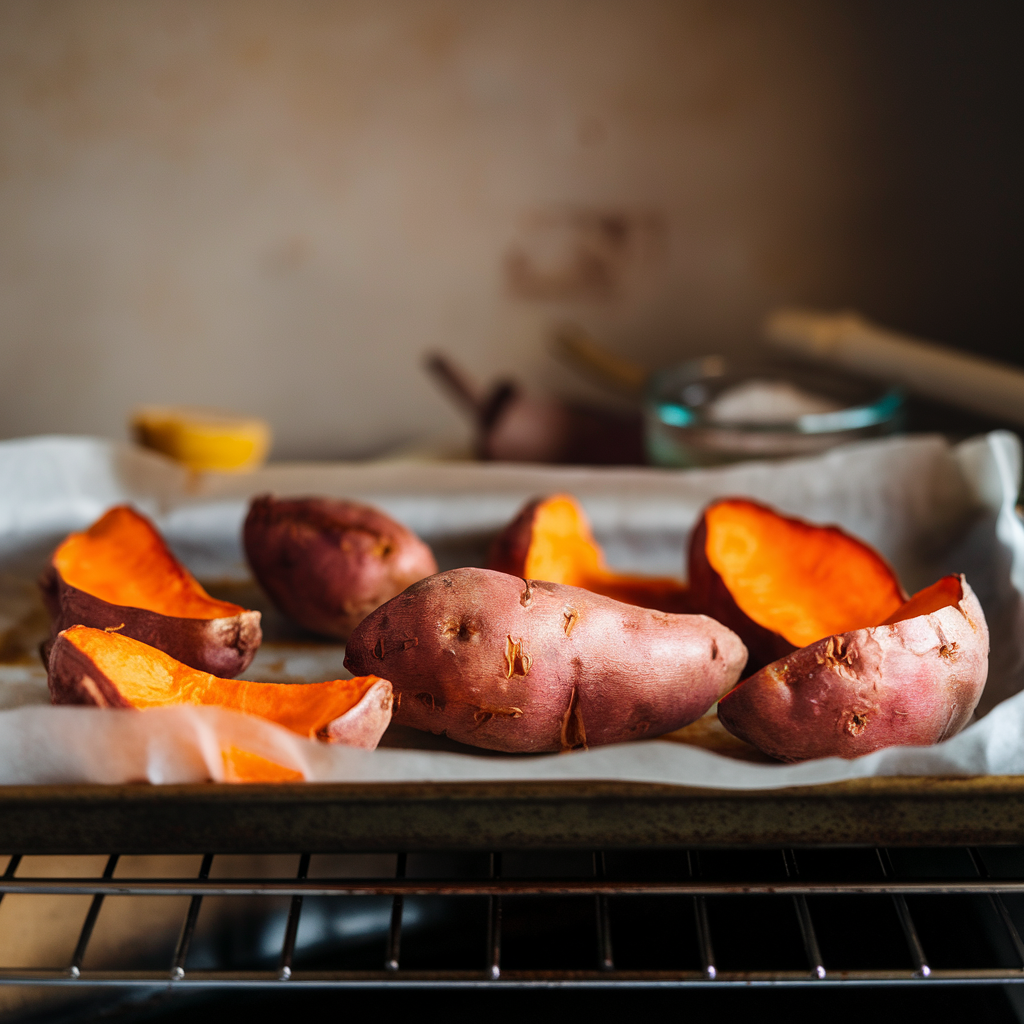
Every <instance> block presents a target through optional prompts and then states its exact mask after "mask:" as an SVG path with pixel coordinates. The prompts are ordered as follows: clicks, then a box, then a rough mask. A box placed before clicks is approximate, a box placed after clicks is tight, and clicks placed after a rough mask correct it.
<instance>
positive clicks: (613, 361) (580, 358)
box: [552, 325, 648, 396]
mask: <svg viewBox="0 0 1024 1024" xmlns="http://www.w3.org/2000/svg"><path fill="white" fill-rule="evenodd" d="M552 348H553V349H554V352H555V355H557V356H558V357H559V358H560V359H561V360H562V362H564V363H567V364H568V365H569V366H571V367H572V368H573V369H574V370H584V371H586V372H588V373H590V374H591V375H593V376H595V377H597V378H598V379H599V380H600V381H601V383H602V384H605V385H607V386H609V387H611V388H614V390H616V391H618V392H620V393H623V394H627V395H633V396H636V395H639V394H640V393H641V392H642V391H643V389H644V383H645V381H646V380H647V376H648V374H647V369H646V367H643V366H641V365H640V364H639V363H634V362H631V361H630V360H628V359H620V358H619V357H618V356H617V355H614V354H613V353H611V352H609V351H608V350H607V349H606V348H603V347H602V346H600V345H599V344H598V343H597V342H596V341H594V339H593V338H592V337H590V335H589V334H587V332H586V331H584V330H583V329H582V328H580V327H576V326H575V325H566V326H564V327H560V328H559V329H558V330H557V331H556V332H555V336H554V338H553V339H552Z"/></svg>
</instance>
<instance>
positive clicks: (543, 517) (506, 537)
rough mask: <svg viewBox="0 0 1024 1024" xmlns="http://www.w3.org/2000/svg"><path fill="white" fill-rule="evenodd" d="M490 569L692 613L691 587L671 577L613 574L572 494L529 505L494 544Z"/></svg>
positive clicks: (649, 606) (658, 608) (656, 606)
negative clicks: (688, 587) (690, 601)
mask: <svg viewBox="0 0 1024 1024" xmlns="http://www.w3.org/2000/svg"><path fill="white" fill-rule="evenodd" d="M487 567H488V568H489V569H494V570H495V571H497V572H504V573H508V574H509V575H511V576H519V577H521V578H522V579H531V580H547V581H548V582H550V583H563V584H565V585H566V586H570V587H580V588H582V589H583V590H589V591H591V592H592V593H595V594H603V595H604V596H605V597H610V598H612V599H613V600H616V601H622V602H624V603H625V604H635V605H639V606H640V607H642V608H655V609H657V610H659V611H663V612H687V611H690V603H689V591H688V589H687V587H686V585H685V584H684V583H683V582H682V581H681V580H677V579H672V578H671V577H659V576H635V575H630V574H627V573H617V572H613V571H612V570H611V569H609V568H608V566H607V565H606V564H605V560H604V552H603V551H602V550H601V547H600V545H599V544H598V543H597V541H596V540H594V536H593V534H592V533H591V530H590V523H589V522H588V521H587V516H586V513H585V512H584V511H583V509H582V508H581V507H580V505H579V503H578V502H577V501H576V499H575V498H573V497H572V495H569V494H555V495H552V496H551V497H548V498H541V499H538V500H536V501H531V502H529V503H528V504H527V505H526V506H525V507H524V508H523V509H522V510H521V511H520V512H519V514H518V515H517V516H516V518H515V519H513V520H512V522H511V523H509V525H508V526H507V527H505V529H504V530H502V532H501V533H500V534H499V535H498V536H497V538H495V540H494V543H493V544H492V545H491V550H490V555H489V558H488V563H487Z"/></svg>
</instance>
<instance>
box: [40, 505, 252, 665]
mask: <svg viewBox="0 0 1024 1024" xmlns="http://www.w3.org/2000/svg"><path fill="white" fill-rule="evenodd" d="M39 586H40V589H41V590H42V595H43V602H44V604H45V605H46V608H47V611H49V613H50V620H51V638H50V641H48V643H47V644H46V645H44V660H46V659H48V658H49V647H50V645H51V644H52V642H53V639H54V638H55V637H56V636H57V634H58V633H60V631H61V630H63V629H67V628H68V627H69V626H77V625H82V626H94V627H96V628H97V629H116V630H118V631H119V632H120V633H122V634H124V635H125V636H130V637H134V638H135V639H136V640H141V641H142V642H143V643H146V644H150V645H151V646H153V647H157V648H159V649H160V650H162V651H166V652H167V653H168V654H170V655H171V656H172V657H174V658H176V659H177V660H178V661H182V662H184V663H185V664H186V665H190V666H192V667H193V668H197V669H200V670H202V671H204V672H213V673H215V674H217V675H220V676H236V675H238V673H239V672H242V671H244V670H245V669H246V668H247V667H248V665H249V663H250V662H251V661H252V659H253V655H254V654H255V653H256V651H257V649H258V648H259V646H260V642H261V640H262V639H263V633H262V630H261V629H260V613H259V612H257V611H250V610H247V609H245V608H242V607H241V606H240V605H237V604H232V603H231V602H229V601H220V600H217V599H216V598H213V597H210V595H209V594H207V593H206V591H205V590H204V589H203V588H202V586H200V584H199V582H198V581H197V580H196V579H195V578H194V577H193V576H192V574H191V573H190V572H189V571H188V570H187V569H186V568H185V567H184V566H183V565H182V564H181V563H180V562H179V561H178V560H177V559H176V558H175V557H174V555H173V554H172V553H171V551H170V549H169V548H168V547H167V545H166V544H165V543H164V539H163V537H161V536H160V534H159V533H158V532H157V529H156V527H155V526H153V524H152V523H151V522H150V521H149V520H148V519H146V517H145V516H142V515H140V514H139V513H138V512H136V511H135V510H134V509H133V508H130V507H129V506H127V505H119V506H117V507H115V508H112V509H110V510H109V511H108V512H107V513H105V514H104V515H103V516H102V517H101V518H100V519H98V520H97V521H96V522H95V523H93V524H92V526H90V527H89V529H88V530H85V531H83V532H81V533H72V534H70V535H69V536H68V537H66V538H65V540H64V541H63V542H62V543H61V545H60V546H59V547H58V548H57V550H56V551H55V552H54V554H53V557H52V558H51V559H50V564H49V565H48V566H47V567H46V570H45V571H44V572H43V575H42V577H41V579H40V581H39Z"/></svg>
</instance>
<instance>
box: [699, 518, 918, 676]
mask: <svg viewBox="0 0 1024 1024" xmlns="http://www.w3.org/2000/svg"><path fill="white" fill-rule="evenodd" d="M689 577H690V593H691V602H692V607H693V610H694V611H699V612H703V613H704V614H705V615H710V616H711V617H712V618H715V619H718V621H719V622H722V623H724V624H725V625H726V626H728V627H729V628H730V629H732V630H734V631H735V632H736V633H737V634H738V635H739V636H740V638H741V639H742V640H743V642H744V643H745V644H746V645H747V649H748V650H749V651H750V660H749V661H748V663H747V668H746V671H747V673H748V674H752V673H754V672H756V671H757V670H758V669H760V668H762V667H763V666H765V665H767V664H769V663H771V662H773V661H776V660H777V659H778V658H782V657H784V656H785V655H787V654H789V653H791V652H792V651H794V650H797V649H798V648H801V647H805V646H806V645H807V644H810V643H813V642H814V641H816V640H820V639H821V638H822V637H827V636H832V635H835V634H840V633H846V632H849V631H850V630H856V629H861V628H863V627H866V626H874V625H877V624H878V623H879V622H883V621H884V620H885V619H886V618H887V617H888V616H889V615H891V614H892V613H893V612H895V611H896V609H897V608H899V607H900V605H902V604H903V602H904V601H905V600H906V599H907V595H906V593H905V592H904V591H903V588H902V587H901V586H900V582H899V580H898V579H897V577H896V574H895V573H894V572H893V570H892V568H891V567H890V566H889V564H888V563H887V562H886V561H885V559H884V558H882V556H881V555H880V554H878V552H877V551H875V550H874V549H873V548H871V547H869V546H868V545H867V544H865V543H864V542H863V541H859V540H857V539H856V538H855V537H851V536H850V535H849V534H847V533H844V532H843V531H842V530H840V529H839V528H838V527H836V526H815V525H813V524H811V523H806V522H804V521H803V520H801V519H792V518H789V517H788V516H783V515H780V514H779V513H778V512H775V511H774V510H773V509H770V508H768V507H766V506H764V505H760V504H758V503H757V502H754V501H749V500H748V499H746V498H727V499H725V500H722V501H716V502H714V503H713V504H712V505H710V506H708V508H707V509H705V511H704V514H703V516H702V517H701V519H700V522H699V523H698V524H697V526H696V528H695V529H694V531H693V534H692V535H691V538H690V554H689Z"/></svg>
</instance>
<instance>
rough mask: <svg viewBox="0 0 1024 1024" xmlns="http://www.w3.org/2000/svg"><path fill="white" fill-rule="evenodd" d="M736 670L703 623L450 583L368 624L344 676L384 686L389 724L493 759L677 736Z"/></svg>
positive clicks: (721, 634) (487, 579)
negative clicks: (381, 680)
mask: <svg viewBox="0 0 1024 1024" xmlns="http://www.w3.org/2000/svg"><path fill="white" fill-rule="evenodd" d="M746 656H747V652H746V649H745V648H744V646H743V644H742V643H741V642H740V639H739V637H737V636H736V634H735V633H733V632H731V631H730V630H728V629H726V628H725V627H724V626H722V625H720V624H719V623H717V622H715V621H713V620H712V619H709V618H706V617H705V616H703V615H673V614H670V613H667V612H659V611H654V610H651V609H648V608H638V607H636V606H634V605H628V604H623V603H622V602H620V601H614V600H612V599H611V598H608V597H604V596H602V595H600V594H594V593H592V592H590V591H588V590H582V589H580V588H578V587H568V586H564V585H562V584H558V583H549V582H547V581H541V580H523V579H520V578H519V577H516V576H510V575H507V574H505V573H499V572H494V571H492V570H488V569H453V570H451V571H449V572H443V573H439V574H438V575H436V576H431V577H429V578H428V579H425V580H421V581H420V582H419V583H416V584H414V585H413V586H411V587H410V588H409V589H408V590H406V591H405V592H404V593H402V594H400V595H399V596H398V597H395V598H393V599H392V600H391V601H389V602H388V603H387V604H385V605H383V606H382V607H380V608H378V609H377V610H376V611H375V612H372V613H371V614H370V615H369V616H367V617H366V618H365V619H364V620H363V621H362V623H360V625H359V626H358V627H357V628H356V630H355V631H354V632H353V634H352V638H351V640H350V641H349V644H348V651H347V655H346V658H345V666H346V668H348V669H349V670H350V671H352V672H357V673H359V674H365V673H369V672H376V671H380V672H383V673H384V674H385V675H387V677H388V678H389V679H390V680H391V681H392V684H393V686H394V688H395V693H396V708H395V721H396V722H398V723H399V724H403V725H410V726H413V727H414V728H417V729H423V730H426V731H428V732H433V733H446V734H447V735H448V736H450V737H451V738H452V739H455V740H458V741H460V742H462V743H469V744H472V745H474V746H478V747H487V748H489V749H491V750H505V751H551V750H571V749H576V748H581V747H586V746H597V745H599V744H602V743H616V742H619V741H622V740H633V739H640V738H643V737H647V736H657V735H659V734H661V733H664V732H670V731H671V730H673V729H678V728H680V727H681V726H683V725H686V724H688V723H689V722H692V721H694V720H695V719H697V718H699V717H700V716H701V715H702V714H703V713H704V712H705V711H707V709H708V708H709V707H711V705H712V704H714V702H715V701H716V700H718V698H719V697H720V696H721V695H722V694H724V693H726V692H727V691H728V690H729V689H730V688H731V687H732V686H733V684H734V683H735V682H736V680H737V679H738V678H739V674H740V670H741V669H742V668H743V664H744V662H745V661H746Z"/></svg>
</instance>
